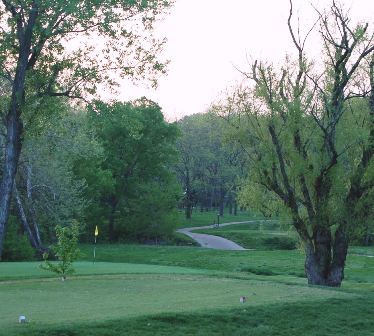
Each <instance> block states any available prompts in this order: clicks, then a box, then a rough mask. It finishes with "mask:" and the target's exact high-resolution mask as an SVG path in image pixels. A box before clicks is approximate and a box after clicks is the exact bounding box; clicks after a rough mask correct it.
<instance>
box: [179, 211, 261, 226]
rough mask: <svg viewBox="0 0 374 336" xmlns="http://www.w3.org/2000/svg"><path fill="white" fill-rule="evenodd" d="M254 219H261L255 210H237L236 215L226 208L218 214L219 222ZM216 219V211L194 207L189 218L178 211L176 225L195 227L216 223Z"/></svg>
mask: <svg viewBox="0 0 374 336" xmlns="http://www.w3.org/2000/svg"><path fill="white" fill-rule="evenodd" d="M254 219H263V217H262V215H260V214H258V213H255V212H248V211H238V214H237V215H234V214H229V213H228V211H227V210H226V211H225V213H224V215H223V216H219V222H220V223H230V222H244V221H249V220H254ZM217 221H218V216H217V211H203V212H201V211H199V210H198V209H195V210H194V211H193V213H192V217H191V218H190V219H186V216H185V213H184V212H183V211H179V212H178V223H179V225H178V227H179V228H184V227H196V226H205V225H212V224H216V223H217Z"/></svg>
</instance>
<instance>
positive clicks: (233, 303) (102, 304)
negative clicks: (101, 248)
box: [0, 274, 356, 335]
mask: <svg viewBox="0 0 374 336" xmlns="http://www.w3.org/2000/svg"><path fill="white" fill-rule="evenodd" d="M242 295H245V296H247V297H248V301H247V303H246V307H248V308H249V307H254V306H263V305H269V304H277V303H292V302H301V301H310V300H321V301H323V300H328V299H331V298H336V299H348V298H354V297H356V294H351V293H344V292H339V291H336V290H330V289H320V288H308V287H306V286H299V285H292V286H290V285H285V284H279V283H275V282H273V283H270V282H262V281H256V280H242V279H230V278H219V277H207V276H201V275H194V276H191V275H183V274H174V275H170V274H142V275H139V274H138V275H128V274H123V275H118V276H92V277H84V278H74V277H72V278H70V280H68V281H65V282H61V281H59V280H56V279H54V280H48V281H46V280H44V281H40V280H39V279H34V280H32V281H27V282H25V281H23V282H11V283H9V282H7V283H1V284H0V297H1V299H2V300H1V305H0V315H1V319H0V330H7V332H8V335H9V334H11V332H13V331H14V332H17V330H18V329H19V328H18V325H17V324H16V323H14V322H15V320H16V318H17V317H18V316H19V314H24V315H25V316H27V318H28V319H29V326H30V328H35V329H36V328H40V327H41V326H48V325H49V326H60V325H62V324H63V323H66V322H67V321H69V323H71V324H72V325H73V326H74V325H75V324H81V323H95V322H96V321H97V320H100V321H102V322H105V321H108V320H117V319H123V318H130V317H139V316H147V315H154V314H159V313H161V312H162V313H183V312H208V311H209V312H210V313H214V312H215V311H217V310H225V309H230V308H234V307H240V302H239V297H240V296H242ZM70 321H71V322H70ZM73 329H74V327H73Z"/></svg>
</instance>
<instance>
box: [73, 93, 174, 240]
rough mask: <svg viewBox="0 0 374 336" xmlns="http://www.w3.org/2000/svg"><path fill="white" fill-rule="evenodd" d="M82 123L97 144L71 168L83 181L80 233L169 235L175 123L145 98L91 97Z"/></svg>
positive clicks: (126, 237) (152, 237) (131, 236)
mask: <svg viewBox="0 0 374 336" xmlns="http://www.w3.org/2000/svg"><path fill="white" fill-rule="evenodd" d="M87 121H88V124H89V125H90V127H91V128H92V129H93V130H94V132H95V135H96V140H97V143H98V145H99V147H100V148H101V155H100V156H98V157H97V158H96V159H94V160H92V159H86V158H84V157H82V158H80V159H78V160H77V161H76V164H75V172H76V175H77V176H78V177H79V178H83V179H85V181H86V185H87V188H86V190H85V196H86V198H87V199H88V200H90V205H89V206H88V208H87V211H86V212H85V218H86V223H87V230H86V239H90V238H91V236H92V232H93V230H94V227H95V226H96V225H98V226H99V227H100V228H101V232H102V233H101V235H100V239H103V240H106V241H108V240H110V241H118V240H126V241H155V240H159V239H163V238H164V237H167V236H170V235H171V234H172V232H173V230H174V227H175V225H176V221H175V215H174V211H175V210H174V209H175V207H176V203H177V200H178V197H179V195H180V190H179V188H178V186H177V183H176V180H175V177H174V175H173V174H172V172H171V165H172V164H173V162H174V161H175V159H176V151H175V141H176V138H177V136H178V129H177V127H176V126H175V125H174V124H169V123H167V122H165V120H164V118H163V115H162V112H161V109H160V107H159V106H158V105H157V104H155V103H154V102H151V101H149V100H147V99H145V98H143V99H140V100H138V101H135V102H133V103H113V104H105V103H102V102H96V103H95V104H93V105H92V106H91V107H90V109H89V112H88V120H87Z"/></svg>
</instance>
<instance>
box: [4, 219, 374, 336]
mask: <svg viewBox="0 0 374 336" xmlns="http://www.w3.org/2000/svg"><path fill="white" fill-rule="evenodd" d="M203 217H204V216H203ZM206 218H207V216H206V215H205V219H206ZM247 219H248V218H247ZM228 221H232V219H229V220H228ZM195 224H196V225H195V226H199V225H204V224H205V223H202V222H197V221H196V222H195ZM207 224H211V223H207ZM185 226H190V225H185ZM191 226H193V225H191ZM253 228H255V227H253V226H251V229H253ZM255 229H256V230H258V229H259V228H255ZM261 229H262V230H263V231H262V233H263V234H266V233H264V231H265V230H266V229H269V232H271V230H275V231H277V230H276V229H274V228H271V227H268V228H266V227H264V226H263V227H262V228H261ZM220 230H221V229H220ZM230 230H232V228H229V227H226V228H222V232H230ZM235 230H237V231H242V232H239V233H243V232H248V230H249V229H248V227H246V226H241V225H238V226H236V227H235ZM256 230H254V232H253V233H257V232H256ZM81 251H82V255H81V260H82V261H80V262H78V263H76V268H77V275H78V276H76V277H73V278H72V279H70V280H68V281H67V282H64V283H62V282H60V281H58V280H56V279H41V277H49V276H50V275H49V274H48V273H45V272H43V271H42V270H39V269H37V267H36V266H37V263H0V301H1V303H2V304H1V305H0V316H1V317H2V318H1V319H0V335H7V336H8V335H9V336H13V335H28V336H36V335H48V336H57V335H60V336H61V335H65V336H67V335H69V336H73V335H74V336H75V335H77V336H78V335H83V336H84V335H93V336H96V335H97V336H98V335H108V336H109V335H111V336H116V335H118V336H119V335H124V334H126V335H143V336H144V335H152V336H154V335H177V336H178V335H230V336H231V335H234V336H235V335H255V336H256V335H279V336H281V335H291V336H292V335H295V336H296V335H307V336H312V335H313V336H317V335H331V336H335V335H336V336H337V335H358V336H366V335H367V336H369V335H372V334H373V333H372V330H373V329H374V321H373V319H372V309H371V307H373V305H374V258H369V257H365V256H357V255H355V254H357V253H359V254H367V255H370V254H373V249H372V248H352V249H351V252H352V253H351V254H350V255H349V257H348V260H347V267H346V279H347V281H345V282H344V285H343V287H342V289H338V290H331V289H330V290H329V289H319V288H311V287H308V286H306V280H305V278H302V276H303V262H304V256H303V254H302V253H301V252H300V251H298V250H294V251H216V250H209V249H203V248H196V247H160V246H136V245H115V246H114V245H104V244H103V245H98V247H97V251H96V252H97V260H98V262H97V263H96V264H95V265H94V264H93V263H92V246H90V245H82V246H81ZM11 279H19V280H16V281H12V280H11ZM22 279H23V280H22ZM1 280H2V282H1ZM241 295H246V296H248V301H247V302H246V303H245V304H239V302H238V301H239V300H238V298H239V296H241ZM27 309H28V310H27ZM30 312H31V313H30ZM20 314H26V316H28V317H29V318H31V322H30V323H29V324H27V325H19V324H17V323H16V321H17V317H18V316H19V315H20ZM30 314H31V315H30ZM30 316H31V317H30Z"/></svg>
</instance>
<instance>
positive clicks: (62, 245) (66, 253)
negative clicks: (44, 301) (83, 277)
mask: <svg viewBox="0 0 374 336" xmlns="http://www.w3.org/2000/svg"><path fill="white" fill-rule="evenodd" d="M78 236H79V229H78V223H77V222H76V221H74V222H73V223H72V225H71V226H65V227H62V226H60V225H57V226H56V237H57V243H56V244H55V245H54V246H52V251H53V252H54V254H55V257H56V258H57V259H58V261H57V262H50V261H49V260H48V253H44V255H43V258H44V263H43V264H41V265H40V267H41V268H42V269H44V270H47V271H51V272H54V273H56V274H59V275H61V278H62V281H64V280H65V279H66V275H67V274H72V273H74V271H75V270H74V268H73V261H75V260H76V259H77V257H78V254H79V249H78V247H77V246H78Z"/></svg>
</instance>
